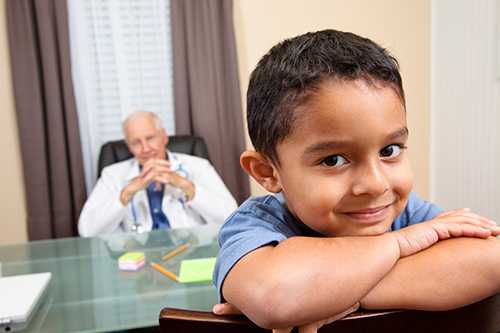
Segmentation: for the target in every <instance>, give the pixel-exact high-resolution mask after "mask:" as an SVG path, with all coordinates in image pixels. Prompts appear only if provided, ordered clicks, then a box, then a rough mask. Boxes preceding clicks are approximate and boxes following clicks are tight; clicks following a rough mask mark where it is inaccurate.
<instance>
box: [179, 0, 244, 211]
mask: <svg viewBox="0 0 500 333" xmlns="http://www.w3.org/2000/svg"><path fill="white" fill-rule="evenodd" d="M171 17H172V41H173V58H174V94H175V98H174V99H175V129H176V134H191V135H197V136H201V137H203V138H204V139H205V141H206V142H207V145H208V150H209V154H210V159H211V160H212V162H213V164H214V167H215V168H216V169H217V171H218V172H219V174H220V175H221V177H222V179H223V180H224V182H225V183H226V185H227V186H228V188H229V189H230V190H231V192H232V193H233V195H234V196H235V198H236V200H238V201H239V202H242V201H243V200H245V199H246V198H247V197H248V196H249V194H250V189H249V182H248V177H247V176H246V174H245V173H244V172H243V171H242V170H241V168H240V164H239V157H240V154H241V152H242V151H243V150H244V149H245V139H244V138H245V136H244V132H243V116H242V110H241V99H240V98H241V95H240V84H239V78H238V62H237V56H236V41H235V37H234V27H233V3H232V0H210V1H200V0H171Z"/></svg>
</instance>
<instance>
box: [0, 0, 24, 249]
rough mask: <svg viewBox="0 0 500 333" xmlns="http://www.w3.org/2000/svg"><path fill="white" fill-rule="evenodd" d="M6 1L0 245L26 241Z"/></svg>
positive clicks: (0, 35) (0, 78)
mask: <svg viewBox="0 0 500 333" xmlns="http://www.w3.org/2000/svg"><path fill="white" fill-rule="evenodd" d="M6 25H7V22H6V18H5V0H0V87H1V88H0V101H1V106H0V107H1V110H2V111H1V112H0V133H2V136H1V139H0V152H1V157H0V158H1V162H0V163H1V165H2V168H1V172H0V184H1V186H0V228H1V232H0V244H5V243H19V242H25V241H26V240H27V231H26V205H25V197H24V184H23V178H22V165H21V155H20V151H19V139H18V135H17V123H16V117H15V109H14V97H13V92H12V83H11V71H10V59H9V46H8V41H7V27H6Z"/></svg>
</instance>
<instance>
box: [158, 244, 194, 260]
mask: <svg viewBox="0 0 500 333" xmlns="http://www.w3.org/2000/svg"><path fill="white" fill-rule="evenodd" d="M188 247H189V243H185V244H182V245H180V246H179V247H177V248H176V249H174V250H172V251H170V252H169V253H167V254H165V255H164V256H163V257H162V258H161V259H162V260H164V261H165V260H168V259H170V258H172V257H175V256H176V255H178V254H179V253H181V252H184V251H186V250H187V248H188Z"/></svg>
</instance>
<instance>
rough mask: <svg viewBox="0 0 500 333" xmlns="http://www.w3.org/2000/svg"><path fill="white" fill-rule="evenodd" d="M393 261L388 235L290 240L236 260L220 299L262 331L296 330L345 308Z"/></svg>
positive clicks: (393, 245) (396, 250) (395, 253)
mask: <svg viewBox="0 0 500 333" xmlns="http://www.w3.org/2000/svg"><path fill="white" fill-rule="evenodd" d="M398 258H399V245H398V243H397V241H396V240H395V238H394V237H393V236H392V235H391V234H384V235H380V236H371V237H345V238H342V237H339V238H321V239H318V238H308V237H292V238H289V239H287V240H285V241H283V242H281V243H280V244H279V245H277V246H275V247H273V246H265V247H262V248H260V249H257V250H255V251H253V252H251V253H249V254H247V255H246V256H244V257H243V258H242V259H240V260H239V261H238V262H237V263H236V264H235V265H234V267H233V268H232V269H231V270H230V272H229V273H228V275H227V276H226V279H225V281H224V284H223V286H222V293H223V296H224V298H225V300H226V301H227V302H229V303H231V304H233V305H235V306H236V307H237V308H239V309H240V310H241V311H242V312H243V313H245V314H246V315H247V316H248V317H249V318H250V319H251V320H253V321H254V322H256V323H257V324H258V325H260V326H262V327H268V328H280V327H289V326H297V325H301V324H305V323H310V322H314V321H317V320H320V319H324V318H328V317H331V316H332V315H335V314H338V313H341V312H342V311H345V310H346V309H348V308H350V307H351V306H352V305H353V304H355V303H356V302H358V301H359V300H360V299H361V298H362V297H363V296H364V295H366V294H367V293H368V292H369V291H370V290H371V289H372V288H373V287H374V286H375V285H377V283H378V282H379V281H380V280H381V279H382V278H383V277H384V276H385V275H386V274H387V273H388V272H389V271H390V270H391V269H392V267H393V265H394V264H395V263H396V261H397V260H398Z"/></svg>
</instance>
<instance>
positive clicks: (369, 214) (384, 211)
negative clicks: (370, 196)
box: [343, 201, 395, 223]
mask: <svg viewBox="0 0 500 333" xmlns="http://www.w3.org/2000/svg"><path fill="white" fill-rule="evenodd" d="M394 203H395V201H392V202H391V203H390V204H387V205H381V206H376V207H370V208H364V209H359V210H351V211H347V212H343V214H344V215H347V216H348V217H349V218H351V219H354V220H356V221H359V222H362V223H375V222H380V221H383V220H385V219H386V218H387V216H388V215H389V213H390V207H391V206H392V205H393V204H394Z"/></svg>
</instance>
